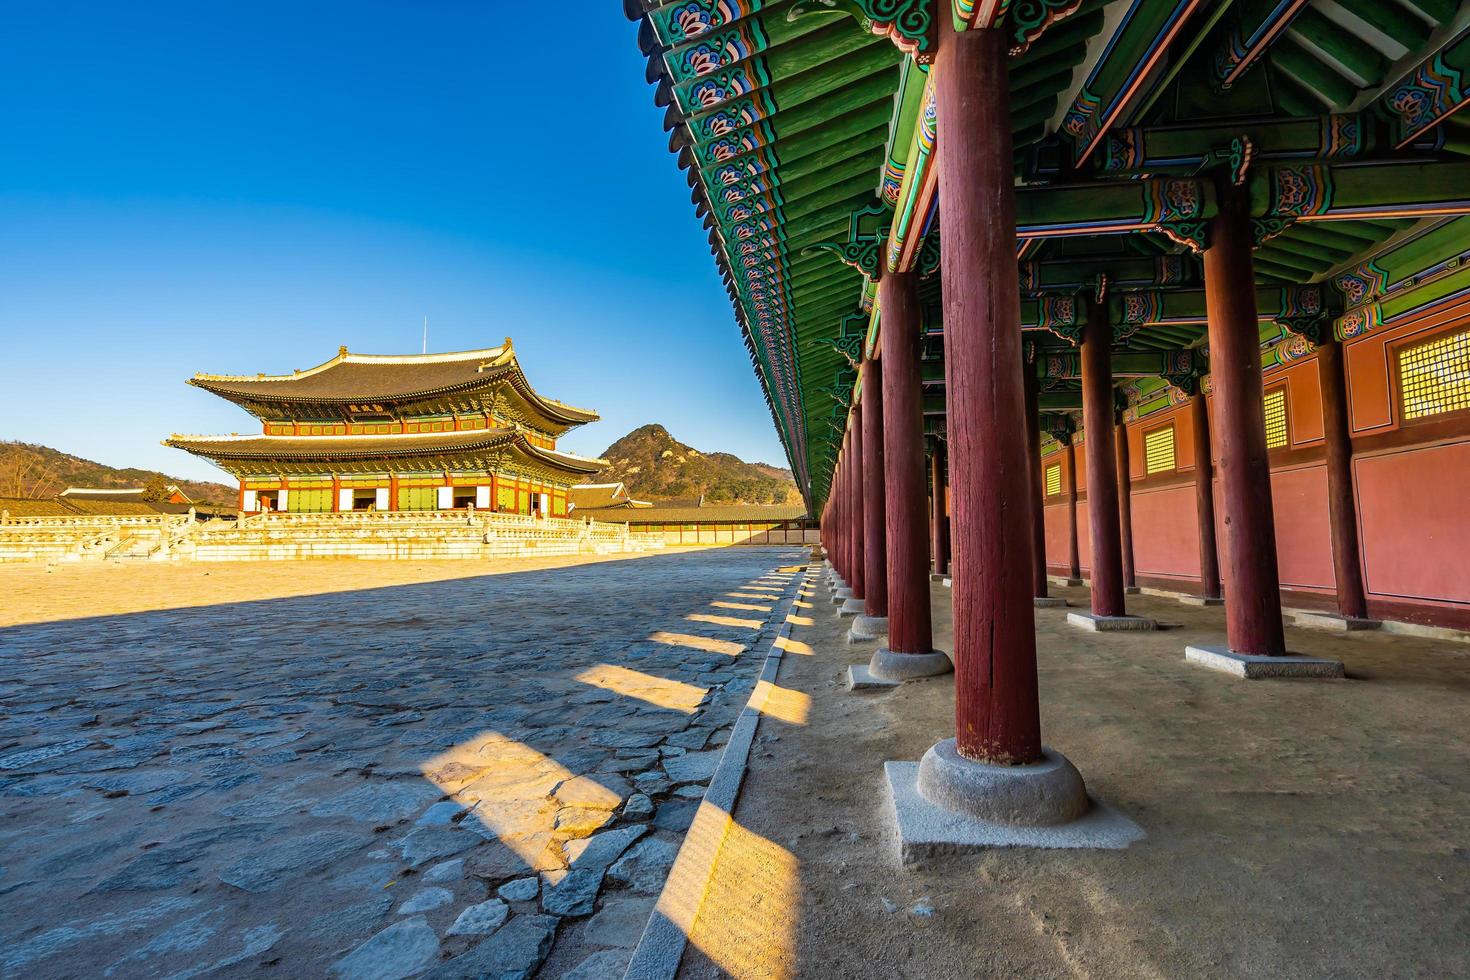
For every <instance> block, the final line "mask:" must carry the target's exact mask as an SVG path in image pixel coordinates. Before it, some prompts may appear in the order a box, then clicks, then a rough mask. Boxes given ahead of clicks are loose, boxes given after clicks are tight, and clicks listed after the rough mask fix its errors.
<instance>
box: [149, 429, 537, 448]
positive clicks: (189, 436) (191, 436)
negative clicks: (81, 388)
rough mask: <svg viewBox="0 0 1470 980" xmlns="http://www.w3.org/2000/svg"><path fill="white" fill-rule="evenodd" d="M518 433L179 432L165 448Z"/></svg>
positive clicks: (506, 431) (513, 432)
mask: <svg viewBox="0 0 1470 980" xmlns="http://www.w3.org/2000/svg"><path fill="white" fill-rule="evenodd" d="M516 431H517V430H515V429H510V428H506V427H504V426H493V427H491V428H487V429H450V430H448V431H446V432H383V433H374V434H372V435H364V434H363V433H353V434H349V435H330V436H300V435H271V434H269V433H263V432H253V433H251V432H246V433H240V432H231V433H230V434H229V435H227V436H212V435H205V434H201V433H179V432H175V433H174V434H173V435H171V436H169V437H168V438H167V439H166V440H164V445H165V446H167V445H170V444H171V443H173V442H174V441H186V440H195V441H200V442H206V441H207V442H269V441H276V442H281V443H288V442H300V441H301V440H302V439H310V440H311V441H312V442H313V443H321V444H326V443H329V442H344V443H348V444H351V443H360V442H363V441H364V440H366V439H372V440H373V441H375V442H376V441H378V440H380V439H381V440H389V439H405V440H415V441H421V440H433V439H443V440H446V441H447V440H450V439H453V438H454V437H456V436H459V437H465V436H508V435H514V434H515V433H516Z"/></svg>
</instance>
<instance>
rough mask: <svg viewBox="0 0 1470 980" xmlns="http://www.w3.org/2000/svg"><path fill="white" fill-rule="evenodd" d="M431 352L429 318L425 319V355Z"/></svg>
mask: <svg viewBox="0 0 1470 980" xmlns="http://www.w3.org/2000/svg"><path fill="white" fill-rule="evenodd" d="M428 352H429V318H428V317H424V353H425V354H427V353H428Z"/></svg>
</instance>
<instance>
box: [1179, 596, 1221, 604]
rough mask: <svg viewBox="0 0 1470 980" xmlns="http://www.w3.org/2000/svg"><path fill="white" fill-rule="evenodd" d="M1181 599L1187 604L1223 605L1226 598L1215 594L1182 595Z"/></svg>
mask: <svg viewBox="0 0 1470 980" xmlns="http://www.w3.org/2000/svg"><path fill="white" fill-rule="evenodd" d="M1179 601H1180V602H1182V603H1184V604H1185V605H1186V606H1223V605H1225V600H1224V599H1222V598H1220V597H1219V596H1213V595H1182V596H1180V597H1179Z"/></svg>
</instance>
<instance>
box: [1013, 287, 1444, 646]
mask: <svg viewBox="0 0 1470 980" xmlns="http://www.w3.org/2000/svg"><path fill="white" fill-rule="evenodd" d="M1467 322H1470V299H1466V300H1461V301H1459V302H1458V303H1457V302H1455V301H1446V302H1445V303H1443V304H1440V305H1439V306H1438V307H1436V308H1432V309H1430V310H1428V311H1425V312H1423V313H1421V314H1418V315H1415V316H1413V317H1411V318H1410V317H1406V318H1404V319H1403V320H1402V321H1401V322H1399V323H1395V324H1394V325H1392V326H1391V327H1385V328H1380V329H1379V330H1377V331H1376V332H1374V333H1371V334H1368V335H1366V336H1363V337H1359V338H1356V339H1354V340H1351V341H1348V342H1346V343H1345V344H1344V345H1343V354H1344V364H1345V368H1346V372H1347V386H1348V397H1349V411H1350V416H1351V420H1352V431H1353V454H1354V463H1353V479H1354V492H1355V495H1356V499H1357V506H1358V523H1359V534H1360V538H1361V556H1360V558H1361V561H1362V563H1363V570H1364V578H1365V582H1366V588H1367V590H1368V599H1369V609H1370V613H1372V614H1373V615H1375V616H1382V617H1383V618H1391V619H1407V620H1412V621H1418V622H1425V623H1431V624H1434V623H1438V624H1443V625H1450V626H1457V627H1460V628H1470V417H1467V416H1466V415H1465V414H1464V413H1461V414H1458V415H1447V416H1442V417H1440V418H1437V419H1430V420H1426V421H1425V422H1422V423H1409V424H1405V423H1404V422H1403V420H1401V419H1400V418H1399V407H1398V394H1397V380H1396V377H1395V368H1394V365H1395V364H1396V361H1397V353H1396V348H1397V347H1398V346H1400V345H1402V344H1403V343H1405V342H1414V341H1418V340H1425V339H1429V338H1431V337H1433V336H1435V335H1437V334H1440V333H1442V332H1444V331H1445V330H1446V329H1456V328H1461V327H1462V326H1463V325H1464V324H1465V323H1467ZM1265 383H1266V387H1267V388H1275V387H1277V386H1281V385H1285V387H1286V392H1287V406H1288V408H1287V417H1288V433H1289V440H1290V444H1289V446H1287V447H1286V448H1284V449H1277V450H1273V451H1272V454H1271V489H1272V505H1273V509H1274V511H1275V526H1276V552H1277V562H1278V568H1279V572H1280V577H1281V585H1282V589H1283V590H1284V592H1285V593H1286V595H1285V597H1284V601H1285V602H1286V604H1287V605H1319V606H1320V605H1331V604H1332V603H1333V602H1334V601H1335V591H1334V590H1335V588H1336V581H1335V575H1334V572H1333V563H1332V540H1331V528H1330V515H1329V513H1328V509H1327V470H1326V464H1325V452H1324V448H1323V441H1322V440H1323V428H1322V411H1321V398H1322V392H1321V384H1320V381H1319V376H1318V366H1317V362H1316V359H1315V358H1309V359H1307V360H1303V361H1300V362H1297V363H1295V364H1291V365H1288V366H1286V367H1281V368H1276V369H1273V370H1270V371H1268V372H1266V375H1265ZM1169 423H1172V424H1173V425H1174V439H1175V458H1176V461H1177V463H1178V469H1177V470H1176V471H1175V472H1173V473H1169V474H1158V475H1155V476H1152V477H1150V476H1147V475H1146V474H1145V473H1144V466H1145V462H1144V453H1143V435H1144V433H1145V432H1148V431H1152V430H1153V429H1155V428H1158V427H1159V426H1161V425H1165V424H1169ZM1127 435H1128V442H1129V450H1130V452H1129V459H1130V470H1131V473H1130V479H1131V481H1132V504H1133V555H1134V565H1135V568H1136V571H1137V574H1138V577H1139V580H1140V582H1141V583H1142V584H1150V583H1151V582H1152V584H1157V585H1162V586H1165V587H1178V588H1180V589H1182V590H1185V591H1193V590H1194V589H1197V587H1198V582H1199V576H1200V565H1199V538H1198V518H1197V512H1196V505H1195V489H1194V465H1193V464H1194V432H1193V427H1192V425H1191V413H1190V410H1189V407H1188V406H1187V405H1184V406H1177V407H1174V408H1169V409H1167V410H1164V411H1161V412H1155V413H1154V414H1152V415H1149V416H1148V417H1146V418H1144V419H1140V420H1138V421H1136V422H1133V423H1130V424H1129V425H1128V427H1127ZM1085 451H1086V444H1085V443H1083V444H1081V445H1079V446H1078V447H1077V465H1078V473H1077V488H1078V491H1079V494H1080V495H1081V499H1080V500H1079V501H1078V505H1077V506H1078V514H1077V525H1078V527H1077V533H1078V546H1079V547H1078V550H1079V553H1080V556H1081V564H1082V567H1083V568H1084V569H1085V568H1087V567H1088V564H1089V551H1090V541H1089V536H1088V523H1087V510H1086V507H1087V501H1086V494H1085V479H1084V472H1085V465H1086V464H1085V462H1084V459H1085V455H1084V454H1085ZM1065 460H1066V453H1065V451H1061V452H1056V453H1052V454H1049V455H1048V456H1047V457H1046V458H1045V459H1043V461H1042V465H1043V467H1045V466H1047V465H1050V464H1052V463H1056V462H1061V463H1062V464H1063V466H1064V468H1065ZM1217 462H1218V461H1217ZM1064 473H1065V469H1064ZM1065 482H1066V481H1065V478H1064V480H1063V485H1064V486H1065ZM1219 499H1220V498H1219V496H1218V493H1217V496H1216V500H1217V502H1218V501H1219ZM1066 507H1067V502H1066V498H1065V497H1064V496H1063V497H1052V498H1048V501H1047V506H1046V508H1045V518H1046V542H1047V548H1046V557H1047V564H1048V565H1049V566H1050V567H1051V568H1052V569H1053V570H1054V571H1057V570H1065V569H1066V566H1067V540H1066V510H1065V508H1066ZM1216 517H1217V520H1218V521H1223V519H1224V513H1223V510H1221V509H1219V507H1218V503H1217V510H1216ZM1217 541H1218V542H1219V547H1220V552H1221V554H1220V560H1221V568H1222V572H1223V570H1224V569H1225V567H1226V566H1225V561H1226V556H1225V554H1224V545H1225V542H1224V537H1223V535H1222V534H1219V532H1218V529H1217ZM1171 583H1172V585H1171Z"/></svg>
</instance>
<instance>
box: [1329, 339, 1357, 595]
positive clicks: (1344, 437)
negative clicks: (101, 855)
mask: <svg viewBox="0 0 1470 980" xmlns="http://www.w3.org/2000/svg"><path fill="white" fill-rule="evenodd" d="M1317 377H1318V379H1319V381H1320V383H1321V386H1322V429H1323V435H1324V437H1325V443H1326V449H1327V507H1328V513H1329V517H1330V519H1331V522H1332V570H1333V572H1334V575H1335V577H1336V579H1337V611H1338V613H1339V614H1341V615H1342V617H1343V618H1344V619H1357V620H1366V619H1367V618H1368V598H1367V594H1366V592H1365V590H1364V588H1363V566H1362V563H1361V560H1360V559H1359V557H1358V555H1359V552H1358V513H1357V504H1356V502H1355V501H1354V500H1353V441H1352V426H1351V419H1350V418H1349V415H1348V400H1347V380H1346V378H1345V376H1344V371H1343V362H1342V344H1341V343H1339V342H1338V341H1337V340H1336V339H1331V340H1328V341H1327V342H1326V343H1324V344H1322V345H1321V346H1320V347H1318V348H1317Z"/></svg>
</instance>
